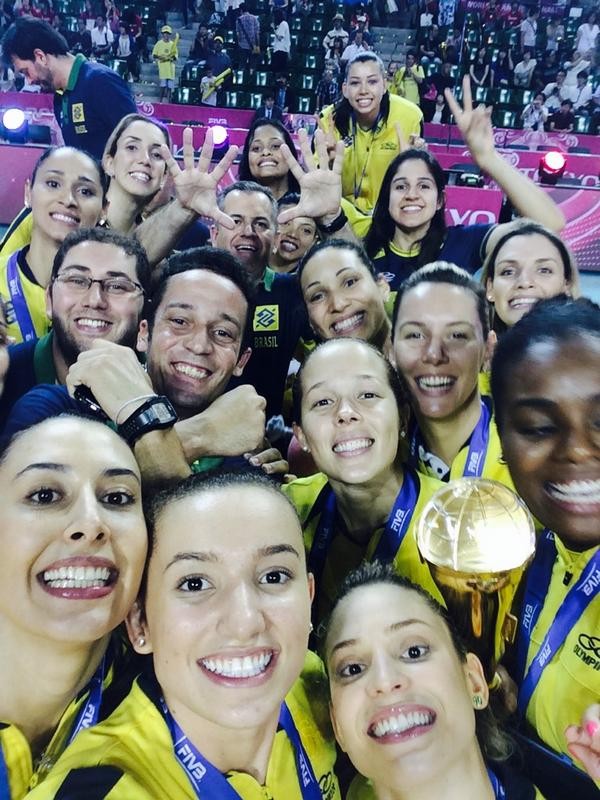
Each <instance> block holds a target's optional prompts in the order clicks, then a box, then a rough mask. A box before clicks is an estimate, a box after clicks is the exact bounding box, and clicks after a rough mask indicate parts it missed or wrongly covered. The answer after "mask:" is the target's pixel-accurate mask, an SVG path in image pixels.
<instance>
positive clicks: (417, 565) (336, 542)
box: [282, 473, 443, 620]
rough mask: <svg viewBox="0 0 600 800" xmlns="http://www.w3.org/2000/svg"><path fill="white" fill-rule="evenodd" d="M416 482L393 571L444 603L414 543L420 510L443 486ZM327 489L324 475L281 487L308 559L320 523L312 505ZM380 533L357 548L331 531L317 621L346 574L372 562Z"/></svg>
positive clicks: (426, 480) (426, 478)
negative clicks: (413, 502)
mask: <svg viewBox="0 0 600 800" xmlns="http://www.w3.org/2000/svg"><path fill="white" fill-rule="evenodd" d="M418 478H419V493H418V498H417V502H416V505H415V510H414V512H413V515H412V519H411V521H410V525H409V528H408V531H407V532H406V536H405V537H404V539H403V541H402V544H401V545H400V548H399V549H398V551H397V553H396V556H395V558H394V567H395V568H396V570H397V571H398V573H399V574H400V575H404V576H405V577H407V578H410V580H411V581H413V582H414V583H418V584H419V585H420V586H422V587H423V588H424V589H426V590H427V591H428V592H429V593H430V594H431V595H433V597H435V599H436V600H438V601H440V602H443V600H442V597H441V595H440V592H439V589H438V588H437V586H436V585H435V583H434V582H433V578H432V577H431V573H430V572H429V567H428V566H427V565H426V564H424V563H423V562H422V561H421V558H420V556H419V551H418V549H417V540H416V525H417V520H418V519H419V516H420V515H421V512H422V511H423V507H424V506H425V504H426V503H427V501H428V500H429V499H430V497H431V496H432V495H433V494H435V492H437V490H438V489H440V488H441V487H442V486H443V484H442V483H441V481H438V480H436V479H434V478H430V477H429V476H427V475H418ZM326 485H327V476H326V475H323V473H317V474H316V475H311V476H309V477H308V478H298V479H297V480H295V481H292V483H289V484H287V485H285V486H283V487H282V489H283V491H284V492H285V493H286V494H287V496H288V497H289V498H290V500H291V501H292V503H293V504H294V506H295V507H296V511H297V512H298V516H299V517H300V522H301V523H302V530H303V532H304V547H305V548H306V553H307V556H308V554H309V553H310V550H311V547H312V544H313V541H314V538H315V535H316V532H317V529H318V527H319V522H320V520H321V513H320V510H318V509H317V508H315V505H316V504H317V500H318V498H319V495H320V494H321V491H322V490H323V489H324V487H325V486H326ZM390 511H391V509H390ZM383 532H384V528H379V529H378V530H376V531H374V532H373V536H372V537H371V539H370V540H369V541H368V542H367V543H366V544H365V545H359V544H358V543H357V542H355V541H353V540H352V539H350V538H348V536H346V535H344V533H343V531H340V530H336V531H334V534H333V538H332V540H331V544H330V547H329V550H328V552H327V557H326V559H325V565H324V567H323V574H322V576H321V581H320V583H321V585H320V586H317V587H316V588H317V601H316V602H317V608H316V612H317V619H318V620H321V619H323V618H324V616H326V614H327V613H328V612H329V611H330V610H331V606H332V604H333V601H334V599H335V597H336V595H337V591H338V588H339V586H340V584H341V582H342V580H343V579H344V577H345V576H346V575H347V574H348V572H350V570H352V569H354V568H355V567H357V566H358V565H359V564H360V563H361V562H363V561H372V560H373V559H374V557H375V552H376V550H377V545H378V544H379V540H380V539H381V536H382V534H383Z"/></svg>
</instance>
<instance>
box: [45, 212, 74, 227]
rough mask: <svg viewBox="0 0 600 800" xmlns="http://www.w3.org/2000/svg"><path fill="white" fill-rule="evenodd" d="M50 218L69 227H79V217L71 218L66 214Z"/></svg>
mask: <svg viewBox="0 0 600 800" xmlns="http://www.w3.org/2000/svg"><path fill="white" fill-rule="evenodd" d="M50 216H51V217H52V219H55V220H57V221H58V222H66V223H67V225H79V220H78V219H77V217H69V216H67V215H66V214H51V215H50Z"/></svg>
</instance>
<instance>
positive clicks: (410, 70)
mask: <svg viewBox="0 0 600 800" xmlns="http://www.w3.org/2000/svg"><path fill="white" fill-rule="evenodd" d="M424 80H425V72H424V70H423V67H422V66H420V64H417V55H416V53H415V51H414V50H409V51H408V52H407V53H406V64H405V65H404V66H403V67H400V69H399V70H398V71H397V72H396V74H395V75H394V83H393V85H392V86H391V87H390V92H391V93H392V94H397V95H399V96H400V97H405V98H406V99H407V100H410V102H411V103H414V104H415V105H416V106H418V105H420V104H421V96H420V93H419V87H420V86H421V84H422V83H423V81H424Z"/></svg>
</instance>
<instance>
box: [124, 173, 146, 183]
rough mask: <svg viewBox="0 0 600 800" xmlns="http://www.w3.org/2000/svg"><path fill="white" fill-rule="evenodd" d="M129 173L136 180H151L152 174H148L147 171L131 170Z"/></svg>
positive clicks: (144, 181)
mask: <svg viewBox="0 0 600 800" xmlns="http://www.w3.org/2000/svg"><path fill="white" fill-rule="evenodd" d="M129 174H130V175H131V177H132V178H135V180H136V181H142V182H143V183H148V182H149V181H150V175H147V174H146V173H145V172H130V173H129Z"/></svg>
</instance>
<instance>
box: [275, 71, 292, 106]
mask: <svg viewBox="0 0 600 800" xmlns="http://www.w3.org/2000/svg"><path fill="white" fill-rule="evenodd" d="M275 105H278V106H279V108H281V109H282V111H283V113H284V114H290V113H293V112H294V111H295V110H296V95H295V94H294V92H293V91H292V89H290V87H289V84H288V77H287V75H284V74H281V75H278V76H277V81H276V82H275Z"/></svg>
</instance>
